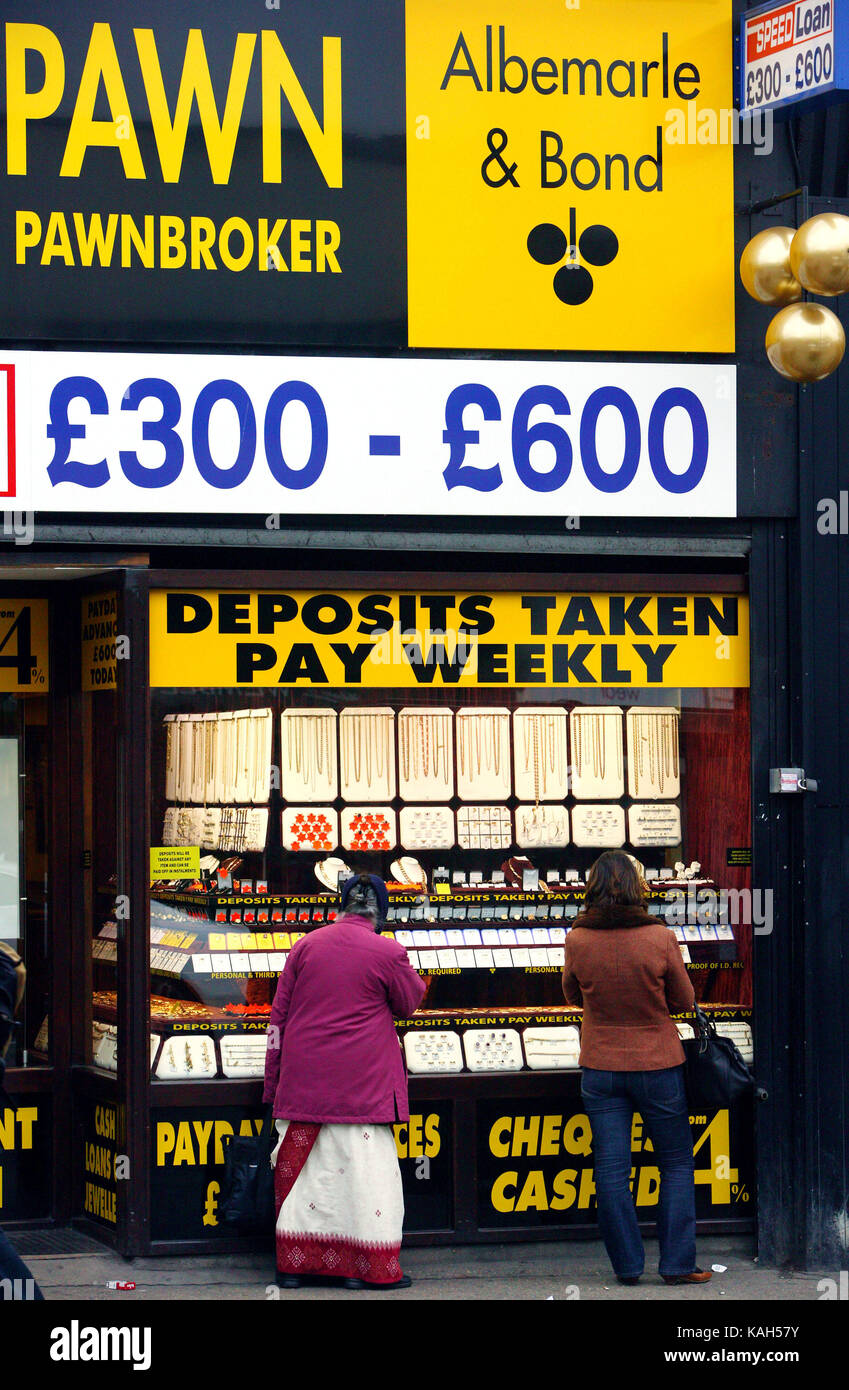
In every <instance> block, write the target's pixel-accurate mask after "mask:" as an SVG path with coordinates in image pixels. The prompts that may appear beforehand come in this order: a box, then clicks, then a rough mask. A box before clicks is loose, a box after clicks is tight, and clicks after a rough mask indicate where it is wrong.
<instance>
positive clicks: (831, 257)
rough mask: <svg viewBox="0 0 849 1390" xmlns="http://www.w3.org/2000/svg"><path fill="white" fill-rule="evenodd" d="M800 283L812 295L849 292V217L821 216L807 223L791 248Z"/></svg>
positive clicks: (803, 224)
mask: <svg viewBox="0 0 849 1390" xmlns="http://www.w3.org/2000/svg"><path fill="white" fill-rule="evenodd" d="M790 265H791V268H792V271H793V274H794V275H795V276H796V279H797V280H799V281H801V283H802V284H803V285H804V287H805V289H806V290H810V291H811V293H812V294H823V295H829V296H830V295H835V294H843V293H844V292H845V291H846V290H849V217H844V216H843V214H842V213H839V212H821V213H818V214H817V216H816V217H809V218H808V220H807V222H803V223H802V225H801V227H800V228H799V230H798V232H797V233H796V235H795V236H794V238H793V241H792V243H791V246H790Z"/></svg>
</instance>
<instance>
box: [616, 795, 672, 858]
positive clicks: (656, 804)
mask: <svg viewBox="0 0 849 1390" xmlns="http://www.w3.org/2000/svg"><path fill="white" fill-rule="evenodd" d="M628 842H629V844H632V845H634V846H635V848H638V847H640V846H644V845H680V843H681V812H680V810H679V808H678V807H677V806H676V805H675V804H674V803H668V802H664V801H649V802H637V801H635V802H634V804H633V805H632V806H630V807H629V808H628Z"/></svg>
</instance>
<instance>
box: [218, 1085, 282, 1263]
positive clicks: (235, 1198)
mask: <svg viewBox="0 0 849 1390" xmlns="http://www.w3.org/2000/svg"><path fill="white" fill-rule="evenodd" d="M275 1138H276V1131H275V1128H274V1116H273V1114H272V1111H271V1106H270V1105H269V1107H268V1110H267V1113H266V1116H265V1120H264V1122H263V1126H262V1130H261V1131H260V1133H259V1134H255V1135H238V1136H236V1137H232V1136H231V1138H230V1139H229V1141H228V1143H227V1147H226V1148H225V1150H224V1187H223V1191H222V1194H221V1199H220V1201H219V1203H218V1216H219V1220H220V1222H221V1224H222V1226H224V1227H225V1228H228V1229H230V1230H231V1231H234V1232H238V1234H240V1235H264V1236H267V1237H268V1238H269V1239H270V1238H271V1237H272V1236H273V1234H274V1170H273V1169H272V1167H271V1151H272V1149H273V1148H274V1141H275Z"/></svg>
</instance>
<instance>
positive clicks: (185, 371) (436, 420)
mask: <svg viewBox="0 0 849 1390" xmlns="http://www.w3.org/2000/svg"><path fill="white" fill-rule="evenodd" d="M8 366H14V368H15V387H14V395H15V402H14V405H15V422H16V441H15V442H16V452H17V482H16V491H15V493H14V494H13V495H12V497H11V498H10V500H9V501H8V503H7V505H8V506H9V507H18V508H26V509H30V510H33V511H37V512H85V513H86V514H87V515H93V514H100V513H110V512H111V513H116V514H122V515H131V514H141V515H147V514H150V513H158V514H164V515H169V514H188V515H207V516H208V515H223V516H229V515H231V514H233V513H238V514H242V515H245V514H249V515H250V514H254V515H256V516H257V517H262V519H263V523H264V520H265V517H266V516H267V515H268V514H269V513H277V514H281V515H286V516H295V515H305V516H306V515H310V516H315V515H335V516H340V515H355V516H362V515H380V516H387V515H407V516H446V517H448V516H461V517H468V516H499V517H500V516H513V517H530V516H545V517H550V516H552V515H554V516H605V517H609V516H622V517H635V516H649V517H655V516H665V517H669V518H673V517H688V516H689V517H698V516H710V517H720V516H734V515H735V512H736V404H735V385H736V377H735V369H734V367H733V366H729V365H724V364H719V363H710V364H698V363H689V362H668V363H662V362H639V363H637V362H615V363H613V362H604V361H598V362H587V361H584V362H554V361H545V362H535V361H503V360H502V361H490V362H480V361H479V362H476V363H475V376H474V380H475V381H476V382H479V383H480V384H481V385H482V386H484V387H486V388H487V389H488V390H489V391H491V392H492V393H493V394H494V396H495V398H496V400H497V402H498V407H499V409H498V415H497V417H496V418H488V419H487V420H481V417H480V411H479V410H477V411H475V410H473V409H470V408H466V410H465V411H464V412H463V417H462V419H460V420H457V419H456V418H454V421H453V426H452V423H451V420H448V419H447V415H446V410H447V406H448V401H449V398H450V397H451V394H452V392H453V391H454V390H455V389H456V388H457V387H458V386H462V385H463V384H465V383H467V382H468V380H469V365H468V362H467V361H465V360H464V359H456V358H455V359H451V358H447V359H444V360H435V359H434V360H428V359H425V358H421V357H416V358H415V359H405V358H394V359H393V358H386V357H384V358H358V357H338V356H337V357H294V356H292V357H285V356H283V357H281V356H253V355H250V356H233V355H224V354H221V355H218V354H200V353H198V354H191V353H188V352H180V353H168V354H166V353H133V352H100V353H93V352H33V351H21V352H17V351H14V352H13V351H9V352H4V353H2V360H0V369H2V368H3V367H8ZM80 377H83V378H87V381H88V385H87V387H86V390H87V392H88V399H86V398H85V397H84V396H83V395H81V394H79V391H78V388H76V389H75V387H74V379H76V380H77V381H78V380H79V378H80ZM222 381H223V383H224V386H225V387H227V389H228V390H229V391H230V393H231V396H232V388H233V387H235V389H236V391H238V392H240V393H241V396H242V402H241V405H240V406H238V407H237V405H236V404H234V402H233V400H232V399H226V398H225V397H224V396H223V395H222V396H221V398H220V399H217V400H216V402H215V403H214V404H213V405H212V407H211V411H210V410H209V409H208V408H207V409H206V410H201V411H199V412H198V411H197V409H196V407H197V402H198V398H199V396H200V395H201V393H202V392H207V391H208V388H210V386H211V384H212V383H215V382H222ZM290 382H291V383H304V384H305V386H306V387H307V388H308V390H307V391H306V392H304V391H302V390H301V389H300V387H296V388H295V389H296V391H299V390H300V398H297V397H296V398H295V399H293V400H292V401H291V403H290V404H289V405H287V406H286V408H285V409H284V411H283V413H282V416H280V417H279V418H278V416H277V415H275V410H274V407H273V405H272V409H271V410H269V404H270V402H271V398H272V396H273V394H274V393H275V392H277V391H278V388H280V387H281V386H285V385H286V383H290ZM134 383H141V385H139V386H137V387H136V389H135V390H131V388H132V387H133V384H134ZM160 383H161V384H160ZM538 386H550V387H554V388H555V389H556V390H558V391H560V392H562V393H563V395H564V396H565V397H566V400H567V401H568V404H569V413H568V415H564V416H560V417H555V416H553V414H552V412H551V410H550V409H548V408H547V407H544V406H538V407H536V408H535V410H534V412H533V415H532V419H531V429H533V427H534V426H535V425H536V424H537V423H539V424H545V425H546V426H547V428H548V429H549V430H552V429H553V430H556V431H558V438H560V435H561V434H562V442H561V445H560V446H559V450H558V452H559V454H560V456H561V457H563V456H565V454H566V451H567V449H568V452H569V457H570V460H571V467H570V468H568V469H565V468H564V469H562V481H561V482H559V484H558V485H556V486H555V487H554V488H553V489H552V488H551V480H550V474H551V471H552V466H553V449H552V445H551V443H549V442H546V441H545V440H543V439H540V440H537V441H536V442H533V443H531V444H530V445H528V442H527V438H525V439H524V441H522V440H518V441H517V448H518V449H519V450H520V454H521V457H520V456H516V457H515V458H514V453H513V438H514V437H513V431H512V421H513V415H514V412H515V411H516V406H517V403H518V401H519V398H520V397H521V396H522V395H523V394H524V393H525V392H526V391H528V390H529V389H530V388H532V387H538ZM614 386H615V388H616V390H617V392H620V393H624V395H625V396H626V397H627V398H628V408H627V412H626V414H627V417H628V418H629V423H628V425H627V432H628V437H627V438H626V424H625V420H626V415H624V414H623V412H622V410H620V409H618V408H616V407H614V406H608V407H606V408H605V409H603V410H602V411H601V412H600V413H598V412H595V413H593V407H592V406H591V408H590V415H592V416H593V426H592V428H588V429H587V430H584V429H582V427H581V421H582V417H583V415H584V408H585V406H586V404H587V402H588V400H589V398H590V397H591V396H593V393H596V392H598V391H603V390H605V389H606V388H607V389H609V388H610V387H614ZM57 388H58V389H57ZM213 389H214V388H213ZM175 392H176V403H177V404H176V410H175V395H174V393H175ZM670 392H671V393H674V398H675V402H676V403H675V404H674V405H671V406H667V407H666V409H665V410H664V409H663V406H664V401H667V402H668V401H670V400H671V399H672V397H671V396H670V395H668V394H667V393H670ZM310 393H312V394H310ZM305 395H306V396H307V398H308V400H309V402H310V404H309V405H307V404H305V403H304V396H305ZM51 398H52V399H53V407H52V410H51ZM92 399H94V400H95V401H96V402H97V403H98V404H100V403H103V404H105V409H104V410H103V411H102V413H101V410H100V409H98V410H93V409H92V405H91V404H90V401H91V400H92ZM596 399H597V397H596ZM166 400H167V407H166ZM131 402H135V408H131ZM658 410H662V411H663V415H662V419H663V429H662V439H659V438H658V437H657V431H656V426H657V411H658ZM653 412H654V413H655V428H654V431H653V434H652V438H651V439H650V429H649V422H650V420H651V418H652V415H653ZM166 413H167V414H168V416H169V425H168V428H163V430H162V431H161V434H162V436H164V437H163V438H161V439H157V438H156V437H155V435H152V436H151V437H149V438H147V439H145V438H144V429H145V426H146V425H149V424H153V425H154V426H155V423H156V422H158V421H160V420H161V419H162V417H163V415H165V414H166ZM456 414H457V412H456V410H454V409H448V415H449V416H452V417H456ZM172 417H173V418H175V421H176V422H175V423H174V424H173V426H172V425H171V424H170V418H172ZM249 417H252V420H251V426H252V428H250V429H245V428H244V421H245V419H248V418H249ZM66 420H67V422H68V426H70V427H71V428H73V429H75V430H77V431H80V433H78V434H77V435H76V437H74V436H72V435H70V434H68V433H67V432H66V430H65V428H63V422H64V421H66ZM51 422H52V423H51ZM193 423H194V424H195V425H196V426H197V428H198V430H199V431H200V437H201V439H202V449H203V452H204V454H206V453H207V452H208V454H209V460H208V461H207V463H206V464H201V462H200V461H199V459H198V456H197V454H196V451H195V448H194V445H193ZM266 424H268V426H269V428H268V430H266ZM446 424H448V426H449V430H448V431H446ZM48 428H50V430H51V433H48ZM452 428H453V438H454V442H453V443H452V440H451V437H449V438H448V439H445V438H443V435H444V434H445V433H446V432H448V433H449V435H450V431H451V429H452ZM461 430H462V431H465V432H466V433H465V437H463V436H462V435H461V434H460V431H461ZM470 431H475V432H477V435H478V436H479V437H477V438H475V439H474V440H472V439H471V438H470V436H469V432H470ZM526 433H527V432H526ZM148 434H149V435H150V434H151V431H150V430H148ZM325 438H326V442H325ZM387 438H388V439H389V440H390V441H391V451H392V453H394V454H395V455H396V457H395V458H392V459H391V461H390V462H389V463H387V456H386V449H385V448H382V447H381V444H380V442H379V441H380V440H381V439H382V440H386V439H387ZM269 440H270V441H272V443H271V448H272V456H271V457H269V455H268V452H267V449H268V441H269ZM376 440H377V441H378V442H377V443H375V441H376ZM635 445H638V446H639V449H638V462H637V466H636V470H635V471H634V474H633V477H630V478H628V479H624V478H623V479H622V481H623V483H624V486H617V487H616V488H614V489H613V490H610V487H609V485H608V484H607V483H606V481H605V479H604V478H603V477H602V475H604V474H607V476H608V477H615V476H616V474H617V473H621V472H622V469H623V460H624V459H625V456H626V454H627V453H628V452H629V450H632V449H633V448H634V447H635ZM525 450H527V451H528V453H527V457H525V454H524V451H525ZM585 450H587V451H589V452H588V454H587V457H586V459H585V457H584V451H585ZM122 453H123V456H124V457H123V460H122V458H121V454H122ZM458 455H459V457H458ZM452 459H454V461H455V462H454V465H453V467H449V461H450V460H452ZM210 460H211V463H212V465H213V466H212V468H210V466H209V462H210ZM72 465H76V466H75V467H74V466H72ZM475 469H477V470H484V479H485V486H484V487H483V488H482V487H480V486H476V485H475V484H476V481H479V478H480V474H476V473H475V472H473V471H472V470H475ZM446 473H447V475H448V476H447V477H446ZM600 483H601V484H603V485H601V486H600V485H599V484H600ZM142 484H145V485H142ZM261 524H262V523H261Z"/></svg>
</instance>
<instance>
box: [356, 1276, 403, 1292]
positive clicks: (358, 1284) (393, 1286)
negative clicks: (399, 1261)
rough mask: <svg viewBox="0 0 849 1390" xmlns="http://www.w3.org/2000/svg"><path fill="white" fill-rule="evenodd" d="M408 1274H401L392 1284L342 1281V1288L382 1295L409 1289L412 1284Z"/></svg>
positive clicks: (360, 1280) (357, 1280) (358, 1280)
mask: <svg viewBox="0 0 849 1390" xmlns="http://www.w3.org/2000/svg"><path fill="white" fill-rule="evenodd" d="M412 1282H413V1281H412V1279H411V1278H410V1276H409V1274H402V1275H401V1278H400V1279H396V1280H395V1283H394V1284H369V1283H365V1282H364V1281H363V1280H362V1279H344V1280H343V1281H342V1287H343V1288H345V1289H377V1291H378V1293H383V1292H384V1291H386V1290H389V1289H409V1288H410V1286H411V1284H412Z"/></svg>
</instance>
